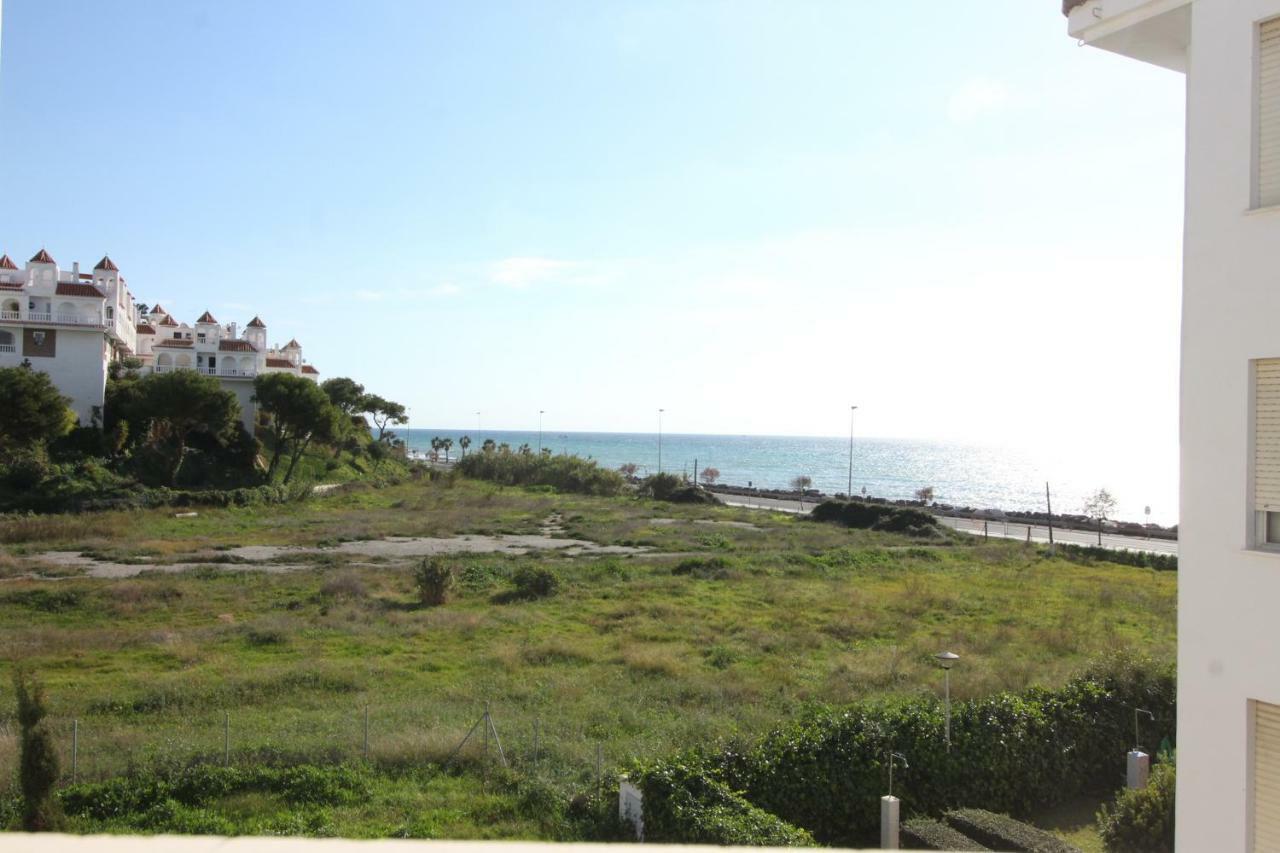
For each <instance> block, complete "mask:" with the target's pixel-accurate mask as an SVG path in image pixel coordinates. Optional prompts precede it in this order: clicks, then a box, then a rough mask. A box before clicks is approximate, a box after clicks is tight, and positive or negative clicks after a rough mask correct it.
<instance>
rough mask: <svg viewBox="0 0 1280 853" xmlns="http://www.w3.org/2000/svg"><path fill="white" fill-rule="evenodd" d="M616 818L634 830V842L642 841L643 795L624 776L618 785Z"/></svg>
mask: <svg viewBox="0 0 1280 853" xmlns="http://www.w3.org/2000/svg"><path fill="white" fill-rule="evenodd" d="M618 817H619V819H621V820H622V821H623V822H624V823H629V824H631V826H632V828H634V829H635V831H636V841H644V794H643V793H642V792H641V791H640V789H639V788H637V787H636V786H635V785H632V784H631V782H630V781H629V780H628V779H627V778H626V777H625V776H624V777H623V778H622V780H621V781H620V782H619V783H618Z"/></svg>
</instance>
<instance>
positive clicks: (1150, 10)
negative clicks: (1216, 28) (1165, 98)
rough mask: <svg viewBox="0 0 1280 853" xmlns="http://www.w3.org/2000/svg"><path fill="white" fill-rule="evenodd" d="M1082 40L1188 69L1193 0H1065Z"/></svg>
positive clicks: (1075, 32)
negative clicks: (1103, 0)
mask: <svg viewBox="0 0 1280 853" xmlns="http://www.w3.org/2000/svg"><path fill="white" fill-rule="evenodd" d="M1062 11H1063V12H1064V13H1065V14H1066V15H1067V22H1068V23H1067V30H1068V32H1069V33H1070V34H1071V37H1072V38H1074V39H1078V40H1079V41H1080V42H1082V43H1084V44H1088V45H1092V46H1093V47H1097V48H1101V49H1103V50H1108V51H1111V52H1112V53H1119V54H1121V55H1123V56H1129V57H1132V58H1133V59H1137V60H1140V61H1142V62H1149V63H1151V64H1152V65H1159V66H1160V67H1162V68H1169V69H1172V70H1174V71H1186V70H1187V46H1188V45H1189V44H1190V43H1191V0H1107V2H1106V3H1103V2H1101V0H1064V2H1063V4H1062Z"/></svg>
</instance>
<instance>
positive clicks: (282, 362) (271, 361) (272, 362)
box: [267, 358, 293, 368]
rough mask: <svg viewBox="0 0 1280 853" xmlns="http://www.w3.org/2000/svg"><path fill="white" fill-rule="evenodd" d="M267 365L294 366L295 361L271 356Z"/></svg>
mask: <svg viewBox="0 0 1280 853" xmlns="http://www.w3.org/2000/svg"><path fill="white" fill-rule="evenodd" d="M267 367H290V368H291V367H293V362H292V361H290V360H289V359H287V358H269V359H267Z"/></svg>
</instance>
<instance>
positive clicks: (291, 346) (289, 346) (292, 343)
mask: <svg viewBox="0 0 1280 853" xmlns="http://www.w3.org/2000/svg"><path fill="white" fill-rule="evenodd" d="M284 348H285V349H302V344H300V343H298V339H297V338H294V339H293V340H291V341H289V343H287V344H285V345H284Z"/></svg>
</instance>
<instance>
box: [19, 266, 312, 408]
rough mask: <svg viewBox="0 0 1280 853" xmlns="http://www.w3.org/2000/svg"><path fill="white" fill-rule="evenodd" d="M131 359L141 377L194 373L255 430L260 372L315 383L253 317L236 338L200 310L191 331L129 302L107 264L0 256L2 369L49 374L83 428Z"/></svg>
mask: <svg viewBox="0 0 1280 853" xmlns="http://www.w3.org/2000/svg"><path fill="white" fill-rule="evenodd" d="M125 358H137V359H138V360H139V361H140V362H141V363H142V369H143V371H144V372H155V373H164V372H167V371H172V370H197V371H200V372H201V373H205V374H208V375H211V376H216V377H217V378H218V380H219V381H220V382H221V383H222V386H223V387H224V388H226V389H227V390H229V391H232V392H233V393H235V395H236V398H237V399H238V400H239V401H240V407H241V412H242V415H243V418H244V423H245V426H246V427H248V428H249V429H250V430H252V428H253V419H254V414H255V409H256V407H255V406H254V405H253V402H252V396H253V380H254V377H256V376H257V375H258V374H259V373H272V372H288V373H293V374H296V375H299V376H305V377H307V378H309V379H311V380H313V381H316V380H318V379H319V371H317V370H316V369H315V367H313V366H312V365H310V364H307V363H306V362H305V361H304V360H303V358H302V347H301V346H300V345H299V344H298V342H297V341H296V340H291V341H290V342H289V343H288V344H285V345H284V346H283V347H280V346H276V347H271V346H269V345H268V344H267V327H266V324H264V323H263V322H262V320H261V319H259V318H258V317H254V318H253V319H252V320H251V321H250V322H249V323H248V324H247V325H246V326H245V328H244V330H243V331H242V332H241V331H240V330H239V329H238V327H237V326H236V324H235V323H227V324H225V325H222V324H219V323H218V321H217V320H216V319H214V317H213V315H212V314H210V313H209V312H208V311H206V312H205V313H204V314H202V315H201V316H200V317H199V318H198V319H197V320H196V321H195V323H194V324H188V323H180V322H178V321H177V320H176V319H174V317H173V316H172V315H171V314H169V313H168V312H167V311H165V310H164V308H163V307H162V306H160V305H156V306H155V307H154V308H148V307H146V306H145V305H140V304H138V303H136V302H135V301H134V298H133V295H132V293H131V292H130V290H129V286H128V283H127V282H126V281H125V279H124V276H122V275H121V274H120V270H119V268H118V267H117V266H116V265H115V263H114V262H112V260H111V259H110V258H109V257H104V258H103V259H102V260H101V261H99V262H98V264H97V265H96V266H95V267H94V269H93V271H92V272H90V273H82V272H81V271H80V265H79V264H75V265H74V266H73V267H72V269H71V270H70V271H67V270H62V269H60V268H59V267H58V264H57V262H56V261H55V260H54V259H53V257H52V256H50V255H49V253H48V252H47V251H45V250H44V249H41V250H40V251H39V252H38V253H37V254H36V255H35V256H34V257H33V258H32V259H31V260H30V261H28V262H27V264H26V267H25V268H24V269H19V268H18V266H17V264H15V263H14V262H13V261H12V260H11V259H10V258H9V256H8V255H3V256H0V367H15V366H18V365H26V366H29V367H31V368H32V369H34V370H39V371H41V372H43V373H47V374H48V375H49V377H50V379H52V380H53V383H54V385H56V386H57V387H58V389H59V390H60V391H61V392H62V393H63V394H65V395H66V396H67V397H69V398H71V407H72V409H73V410H74V411H75V413H76V415H77V417H79V419H80V423H81V424H88V423H91V422H92V421H93V420H94V419H100V417H101V413H102V406H103V399H104V395H105V392H106V384H107V370H108V367H109V365H110V364H111V362H113V361H117V360H121V359H125Z"/></svg>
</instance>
